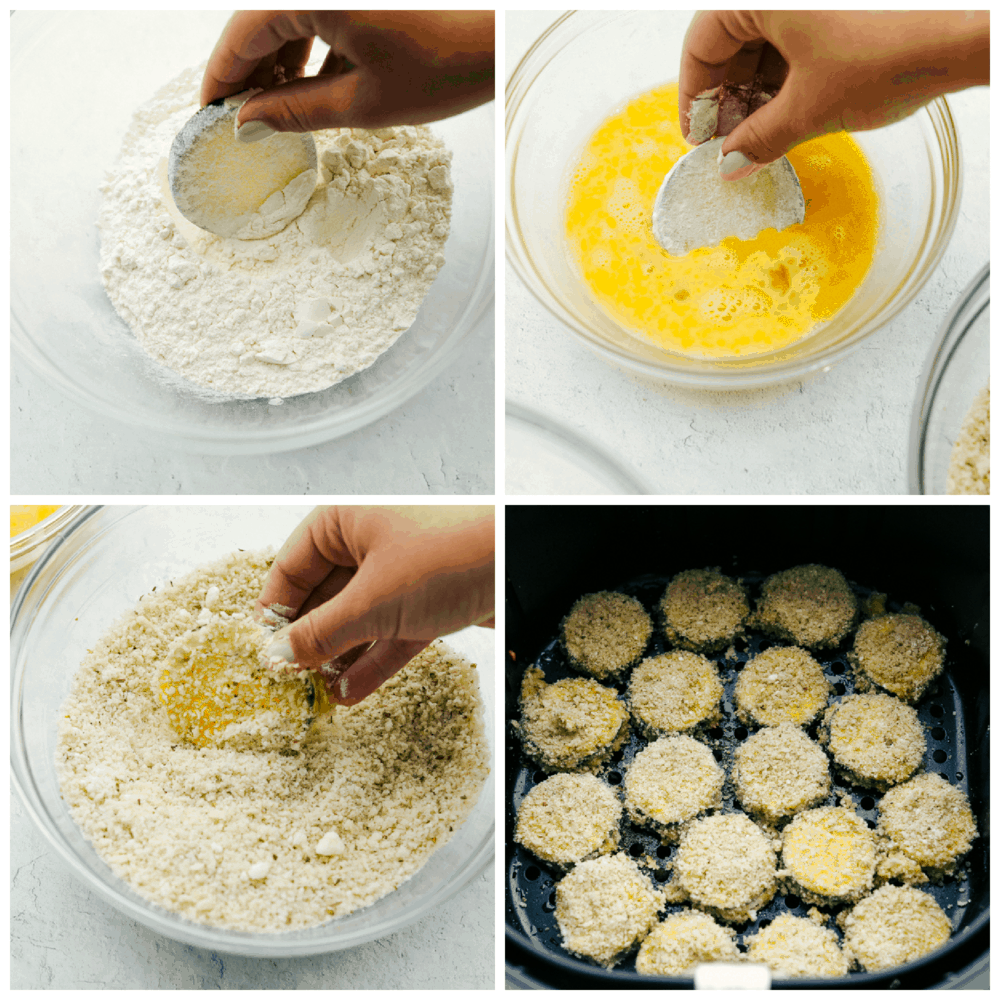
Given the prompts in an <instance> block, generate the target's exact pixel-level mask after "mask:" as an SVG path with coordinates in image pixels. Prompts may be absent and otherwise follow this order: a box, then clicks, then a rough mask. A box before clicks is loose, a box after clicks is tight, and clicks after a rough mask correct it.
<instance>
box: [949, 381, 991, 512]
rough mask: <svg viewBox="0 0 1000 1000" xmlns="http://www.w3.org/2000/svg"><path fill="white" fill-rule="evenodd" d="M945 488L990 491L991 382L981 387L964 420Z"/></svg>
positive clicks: (981, 492) (953, 491)
mask: <svg viewBox="0 0 1000 1000" xmlns="http://www.w3.org/2000/svg"><path fill="white" fill-rule="evenodd" d="M945 492H947V493H952V494H986V493H989V492H990V387H989V384H987V385H986V386H984V387H983V388H982V389H980V390H979V392H978V393H977V395H976V398H975V399H974V400H973V401H972V406H970V407H969V412H968V413H966V415H965V419H964V420H963V421H962V428H961V430H960V431H959V432H958V437H957V438H956V439H955V444H954V445H953V446H952V449H951V459H950V460H949V462H948V483H947V486H946V487H945Z"/></svg>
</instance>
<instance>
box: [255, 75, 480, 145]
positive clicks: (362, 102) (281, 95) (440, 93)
mask: <svg viewBox="0 0 1000 1000" xmlns="http://www.w3.org/2000/svg"><path fill="white" fill-rule="evenodd" d="M345 65H346V64H345ZM491 100H493V71H492V68H491V69H490V70H489V72H487V71H485V70H483V71H482V72H481V73H480V72H471V73H469V74H467V75H465V76H462V75H456V74H451V73H442V72H437V71H433V72H430V71H424V70H417V69H415V70H413V71H412V72H410V73H406V74H400V75H398V76H392V75H390V74H388V73H383V72H376V71H375V70H373V69H372V68H371V67H366V66H353V67H352V68H351V69H350V70H349V71H348V72H346V73H341V74H340V75H336V76H316V77H310V78H308V79H303V80H298V81H296V82H294V83H289V84H285V85H284V86H280V87H274V88H272V89H270V90H268V91H266V92H265V93H263V94H257V95H255V96H254V97H252V98H251V99H250V100H249V101H247V102H246V104H244V105H243V107H242V108H241V109H240V112H239V123H240V124H241V125H243V124H245V123H246V122H250V121H260V122H263V123H264V124H265V125H268V126H270V127H271V128H273V129H274V130H275V131H276V132H314V131H317V130H319V129H326V128H386V127H389V126H398V125H425V124H427V123H428V122H435V121H440V120H441V119H442V118H450V117H451V116H452V115H457V114H461V113H462V112H463V111H469V110H471V109H472V108H475V107H478V106H479V105H480V104H485V103H486V102H487V101H491Z"/></svg>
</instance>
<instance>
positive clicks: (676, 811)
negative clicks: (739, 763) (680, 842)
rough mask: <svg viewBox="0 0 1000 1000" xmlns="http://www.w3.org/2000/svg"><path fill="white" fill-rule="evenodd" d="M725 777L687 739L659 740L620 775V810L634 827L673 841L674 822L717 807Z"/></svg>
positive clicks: (703, 751) (707, 753) (702, 748)
mask: <svg viewBox="0 0 1000 1000" xmlns="http://www.w3.org/2000/svg"><path fill="white" fill-rule="evenodd" d="M725 780H726V773H725V771H723V770H722V768H721V767H719V765H718V764H717V763H716V762H715V757H714V755H713V754H712V751H711V750H709V748H708V747H707V746H705V744H704V743H699V742H698V741H697V740H695V739H692V738H691V737H690V736H664V737H663V738H662V739H659V740H657V741H656V742H655V743H651V744H650V745H649V746H648V747H646V749H645V750H642V751H640V752H639V753H638V754H636V756H635V760H633V761H632V764H631V765H630V766H629V769H628V772H627V773H626V775H625V808H626V809H627V810H628V814H629V816H630V817H631V819H632V821H633V822H634V823H637V824H638V825H639V826H648V827H650V828H651V829H653V830H654V831H655V832H657V833H659V834H660V836H661V837H664V838H666V839H669V840H676V839H677V836H678V834H679V832H680V826H679V824H682V823H685V822H686V821H687V820H689V819H693V818H694V817H695V816H697V815H698V814H699V813H702V812H705V811H707V810H708V809H713V808H721V807H722V786H723V784H724V782H725Z"/></svg>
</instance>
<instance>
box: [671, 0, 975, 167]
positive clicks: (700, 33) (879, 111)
mask: <svg viewBox="0 0 1000 1000" xmlns="http://www.w3.org/2000/svg"><path fill="white" fill-rule="evenodd" d="M989 30H990V24H989V11H975V12H966V11H914V12H912V13H892V12H887V13H867V12H864V11H849V12H837V11H796V12H793V11H708V12H705V13H700V14H697V15H695V17H694V19H693V20H692V22H691V26H690V27H689V28H688V32H687V35H686V37H685V39H684V50H683V54H682V56H681V69H680V84H679V90H680V113H681V127H682V128H683V129H684V134H685V136H686V135H687V134H688V109H689V107H690V104H691V100H692V99H693V98H694V96H695V95H696V94H699V93H701V92H702V91H705V90H708V89H710V88H713V87H716V86H718V85H719V84H721V83H722V82H723V81H724V80H726V79H729V77H728V75H727V74H728V72H729V71H730V69H734V70H735V72H736V73H737V74H739V73H745V72H746V66H747V64H748V63H749V64H752V65H756V58H755V56H760V55H763V54H765V53H766V52H767V51H768V50H769V49H770V46H773V47H774V48H775V49H777V51H778V53H780V55H781V57H782V58H783V60H784V62H785V63H786V64H787V76H786V77H785V79H784V84H783V85H782V86H781V89H780V90H779V91H778V94H777V96H776V97H775V98H774V99H773V100H772V101H770V102H768V103H767V104H765V105H764V106H763V107H762V108H760V109H759V110H758V111H755V112H754V113H753V114H751V115H750V116H749V117H747V118H746V119H745V120H744V121H743V122H741V123H740V124H739V125H737V126H736V127H735V128H733V130H732V131H731V132H729V134H728V138H727V139H726V141H725V142H724V143H723V144H722V153H723V155H724V156H726V155H728V154H730V153H736V154H737V155H736V157H734V158H733V160H731V161H729V162H730V164H732V163H733V162H737V163H740V162H742V161H740V160H739V159H738V157H739V156H740V155H742V156H743V157H745V164H744V165H743V166H741V167H740V168H739V169H736V170H734V171H731V172H729V173H727V174H724V175H722V176H723V177H724V178H725V179H726V180H739V179H740V178H741V177H746V176H748V175H749V174H751V173H753V172H754V171H755V170H757V169H759V168H760V167H761V166H764V165H765V164H767V163H771V162H773V161H774V160H776V159H778V158H779V157H780V156H783V155H784V154H785V153H787V152H788V150H789V149H791V148H792V147H793V146H795V145H797V144H798V143H800V142H803V141H805V140H806V139H809V138H812V137H814V136H817V135H822V134H823V133H826V132H837V131H840V130H847V131H849V132H853V131H862V130H865V129H873V128H880V127H881V126H883V125H888V124H890V123H892V122H894V121H898V120H899V119H901V118H905V117H906V116H907V115H911V114H913V112H914V111H916V110H917V109H918V108H920V107H922V106H923V105H924V104H926V103H927V102H928V101H930V100H932V99H933V98H935V97H938V96H940V95H941V94H946V93H951V92H952V91H956V90H962V89H964V88H965V87H971V86H975V85H977V84H985V83H989V58H990V57H989V46H990V41H989ZM765 43H770V45H769V46H767V47H765ZM738 53H739V57H738V58H736V57H737V54H738ZM751 76H752V69H751ZM730 82H736V83H746V82H749V80H748V79H736V80H731V81H730ZM720 134H725V133H724V132H720Z"/></svg>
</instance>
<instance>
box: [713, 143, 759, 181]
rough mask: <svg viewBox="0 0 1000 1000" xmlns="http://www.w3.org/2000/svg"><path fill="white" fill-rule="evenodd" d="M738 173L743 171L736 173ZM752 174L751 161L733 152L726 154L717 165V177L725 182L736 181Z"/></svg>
mask: <svg viewBox="0 0 1000 1000" xmlns="http://www.w3.org/2000/svg"><path fill="white" fill-rule="evenodd" d="M738 171H743V172H742V173H738ZM751 173H753V160H751V159H749V158H747V157H746V156H744V155H743V154H742V153H739V152H737V151H736V150H733V152H731V153H726V155H725V156H724V157H723V158H722V163H721V164H719V175H720V176H721V177H724V178H725V179H726V180H730V181H737V180H739V179H740V178H741V177H747V176H749V175H750V174H751Z"/></svg>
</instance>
